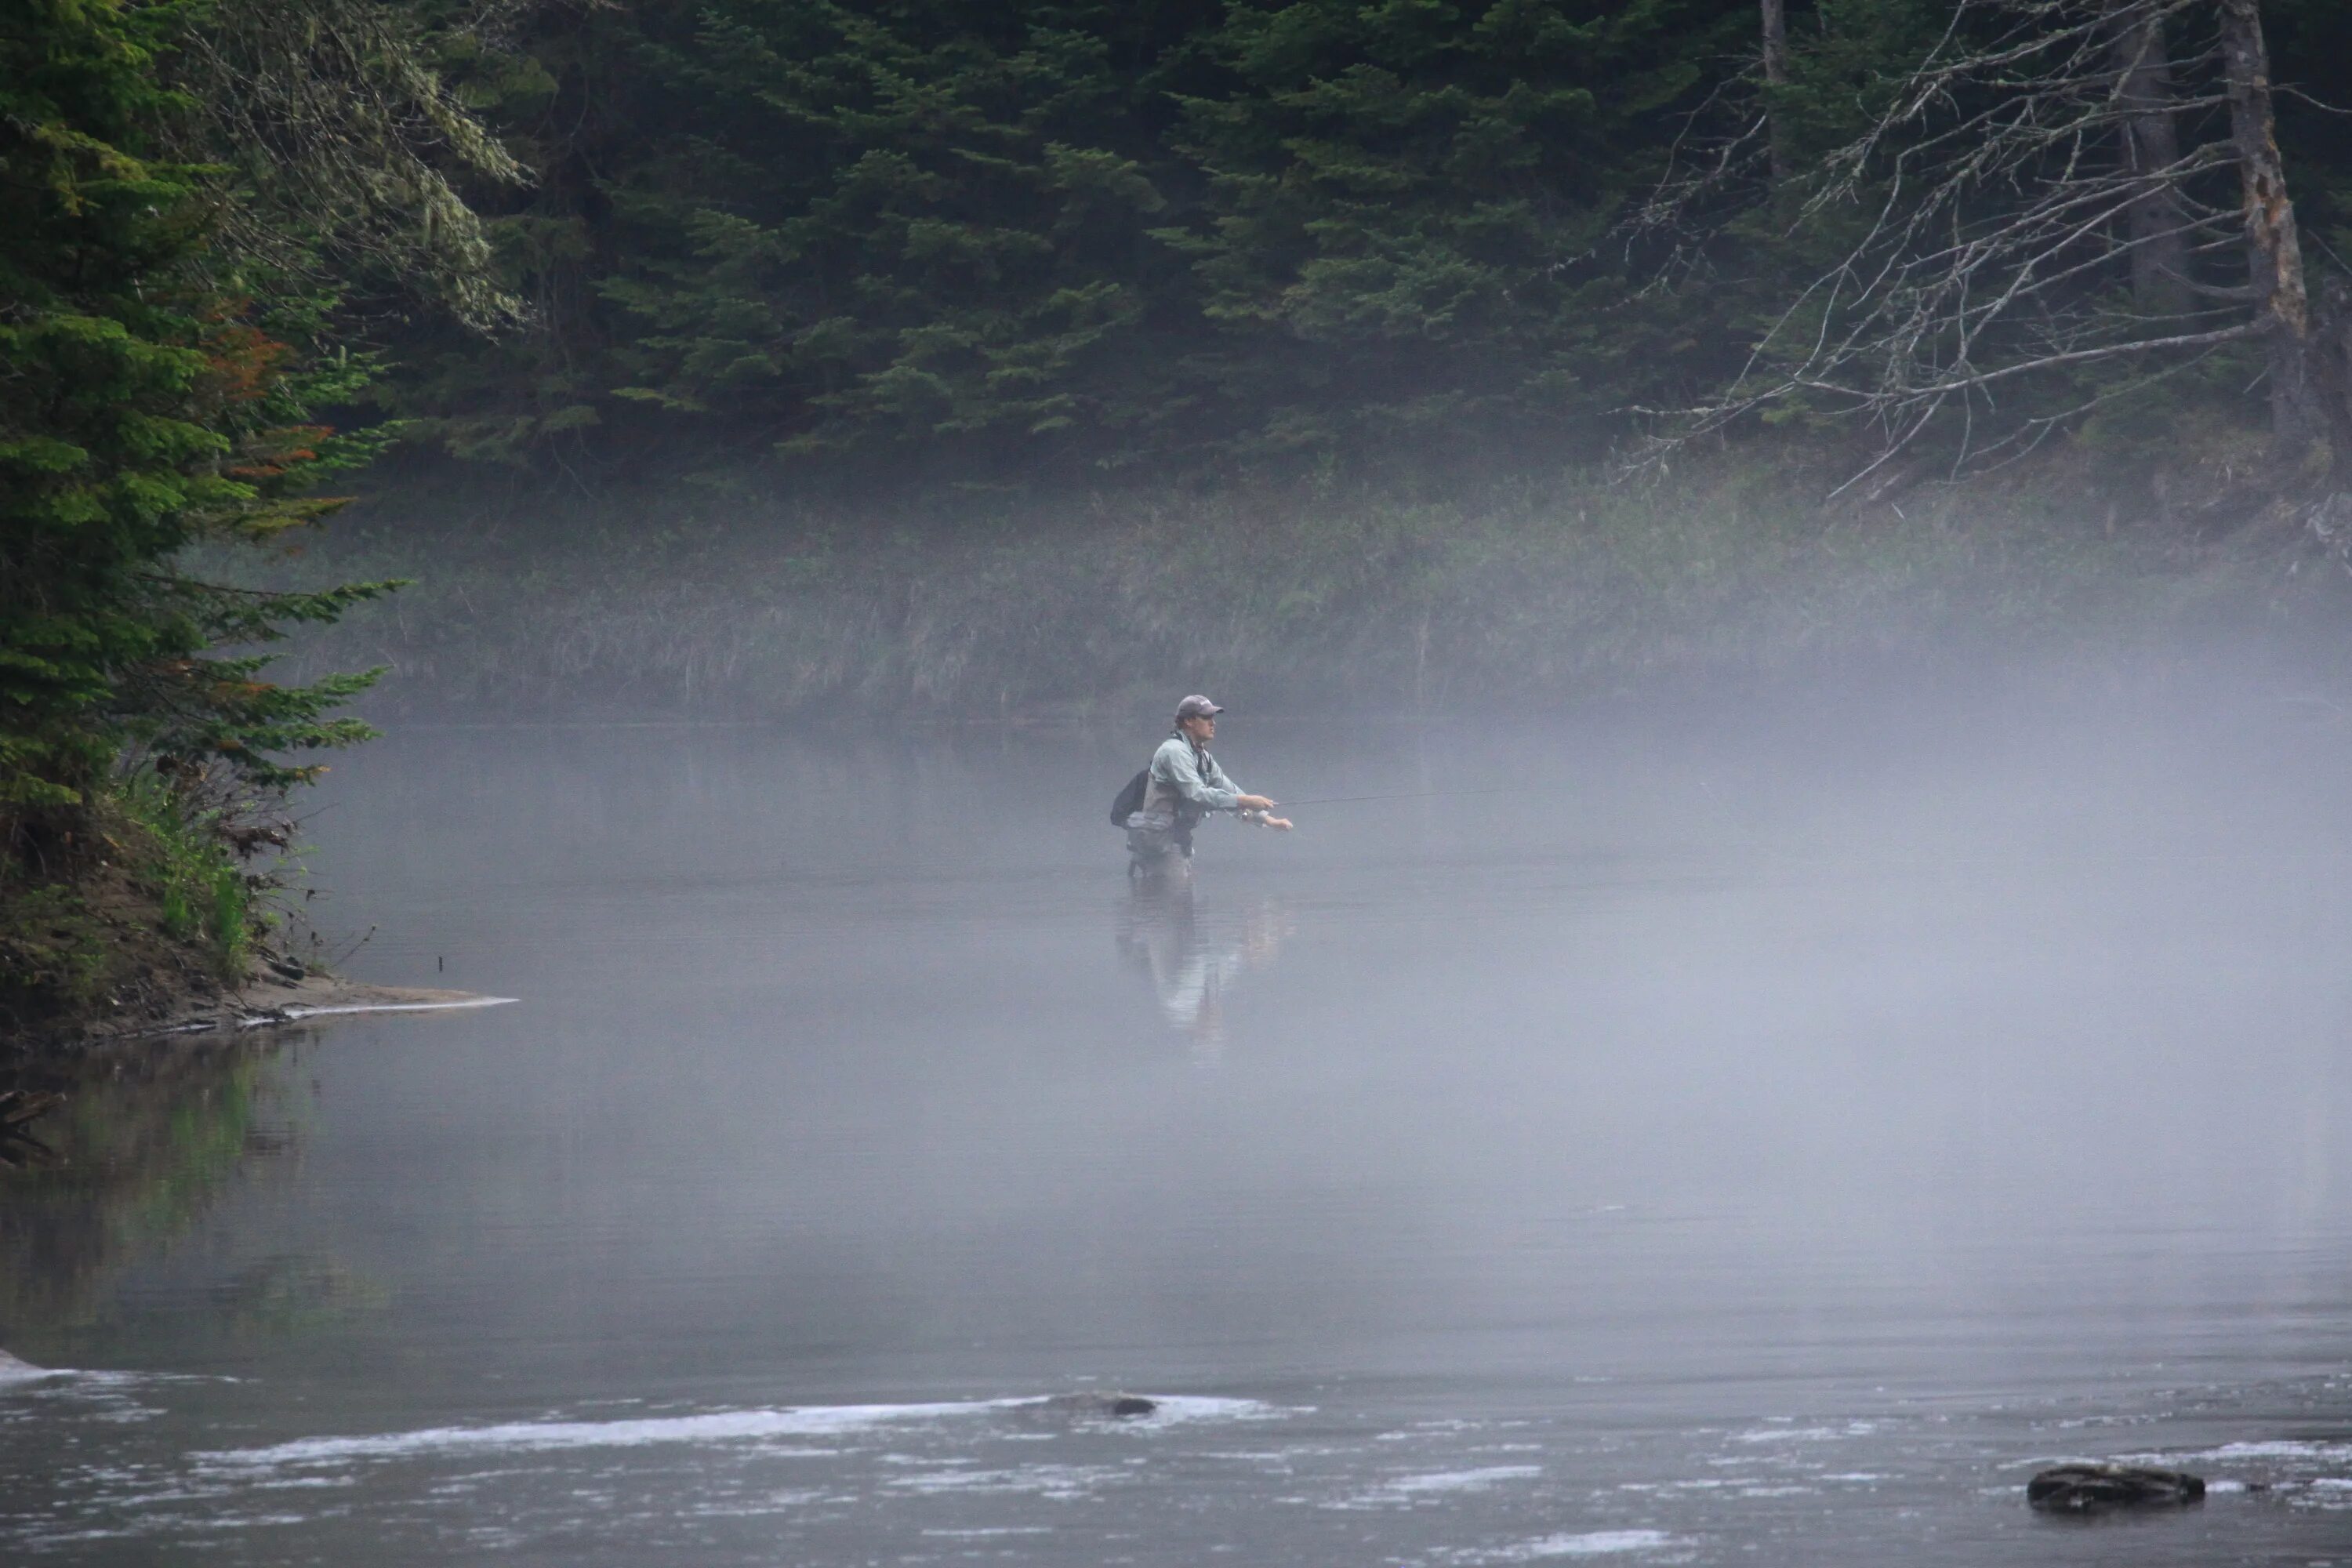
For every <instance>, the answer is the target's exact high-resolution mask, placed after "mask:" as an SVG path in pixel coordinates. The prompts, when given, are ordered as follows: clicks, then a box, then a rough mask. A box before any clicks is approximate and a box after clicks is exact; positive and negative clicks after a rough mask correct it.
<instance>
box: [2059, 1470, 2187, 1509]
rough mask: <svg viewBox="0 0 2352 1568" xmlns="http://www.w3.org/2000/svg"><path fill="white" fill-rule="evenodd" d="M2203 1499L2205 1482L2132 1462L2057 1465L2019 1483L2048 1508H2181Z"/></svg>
mask: <svg viewBox="0 0 2352 1568" xmlns="http://www.w3.org/2000/svg"><path fill="white" fill-rule="evenodd" d="M2025 1500H2026V1502H2027V1503H2029V1504H2030V1505H2032V1507H2034V1508H2038V1509H2042V1510H2046V1511H2049V1512H2052V1513H2091V1512H2094V1511H2105V1510H2108V1509H2117V1508H2181V1507H2185V1506H2187V1505H2188V1504H2189V1503H2194V1502H2202V1501H2203V1500H2205V1483H2204V1482H2203V1481H2202V1480H2200V1479H2198V1478H2197V1477H2195V1476H2192V1475H2189V1474H2188V1473H2187V1472H2185V1471H2182V1470H2151V1469H2145V1468H2141V1467H2139V1466H2137V1465H2059V1466H2056V1467H2054V1468H2051V1469H2047V1470H2044V1471H2042V1473H2041V1474H2040V1475H2038V1476H2036V1477H2034V1478H2033V1479H2032V1480H2030V1481H2028V1482H2026V1483H2025Z"/></svg>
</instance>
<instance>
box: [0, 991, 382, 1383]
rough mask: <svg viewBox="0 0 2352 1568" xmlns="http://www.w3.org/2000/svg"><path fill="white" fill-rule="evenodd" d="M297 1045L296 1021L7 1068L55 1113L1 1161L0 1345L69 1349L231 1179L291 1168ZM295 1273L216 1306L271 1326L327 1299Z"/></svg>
mask: <svg viewBox="0 0 2352 1568" xmlns="http://www.w3.org/2000/svg"><path fill="white" fill-rule="evenodd" d="M309 1048H310V1041H309V1040H308V1038H307V1037H306V1035H305V1032H303V1031H299V1030H276V1031H268V1032H264V1033H259V1034H250V1035H242V1036H181V1037H171V1038H164V1039H159V1040H155V1041H152V1042H147V1043H143V1044H137V1045H132V1046H130V1047H121V1048H119V1049H116V1050H112V1051H109V1052H107V1053H105V1054H103V1055H100V1056H97V1057H95V1058H90V1059H89V1060H86V1061H80V1062H73V1063H68V1064H64V1065H61V1066H58V1067H51V1068H23V1069H21V1070H20V1071H19V1072H18V1073H17V1074H16V1076H15V1077H13V1078H12V1079H10V1081H9V1083H8V1084H7V1085H6V1086H5V1087H6V1088H9V1089H16V1090H17V1091H18V1092H21V1093H24V1094H26V1095H38V1096H40V1097H42V1098H43V1099H44V1100H52V1101H54V1108H53V1109H51V1110H49V1111H47V1113H46V1114H45V1115H43V1116H42V1117H41V1118H40V1119H39V1120H38V1121H35V1122H33V1123H31V1124H30V1125H29V1126H28V1127H27V1128H26V1132H27V1134H28V1140H27V1142H26V1143H25V1144H24V1145H22V1146H20V1148H19V1150H18V1151H17V1152H18V1154H19V1155H20V1158H19V1159H17V1160H16V1161H14V1162H12V1163H11V1166H10V1168H6V1169H0V1346H5V1347H8V1348H10V1349H12V1350H13V1351H15V1352H16V1353H18V1354H21V1355H25V1356H27V1357H34V1358H35V1359H40V1360H46V1359H49V1358H52V1357H57V1356H68V1357H69V1356H70V1355H71V1354H72V1353H73V1352H74V1350H75V1349H76V1348H77V1346H79V1345H80V1344H83V1343H87V1342H90V1341H91V1340H92V1339H93V1338H99V1337H103V1336H102V1332H101V1326H100V1319H102V1318H104V1317H106V1316H108V1315H110V1314H119V1313H120V1312H121V1310H123V1304H122V1302H121V1296H120V1289H119V1288H120V1286H121V1281H122V1277H123V1276H124V1275H125V1274H126V1273H127V1272H129V1271H131V1270H133V1269H135V1268H139V1267H141V1266H142V1265H147V1264H152V1262H153V1261H154V1260H155V1259H157V1258H160V1257H162V1256H163V1255H165V1254H166V1253H168V1252H169V1251H170V1249H171V1248H172V1247H173V1245H174V1244H175V1243H177V1242H178V1241H180V1240H181V1239H182V1238H183V1237H184V1236H185V1235H186V1234H187V1233H188V1232H189V1230H190V1229H191V1228H192V1227H194V1226H196V1225H197V1224H198V1222H199V1221H200V1220H201V1219H202V1218H203V1217H204V1215H205V1213H206V1212H207V1211H208V1210H209V1209H211V1208H212V1207H213V1205H215V1204H216V1203H217V1202H218V1201H219V1200H220V1198H221V1197H222V1195H223V1194H225V1193H226V1192H227V1191H228V1190H229V1188H230V1187H231V1185H232V1184H234V1183H236V1182H238V1181H240V1180H244V1181H247V1182H250V1181H256V1180H258V1181H261V1182H264V1183H267V1182H270V1181H284V1180H286V1179H288V1178H289V1177H290V1176H291V1175H292V1173H293V1168H294V1165H295V1163H296V1162H297V1161H298V1160H299V1149H300V1143H301V1139H302V1135H303V1133H302V1127H303V1119H304V1116H305V1111H306V1098H307V1087H306V1083H305V1080H304V1079H303V1076H302V1067H303V1061H304V1058H305V1056H306V1054H307V1051H308V1050H309ZM311 1272H312V1273H313V1274H314V1275H315V1273H316V1272H317V1268H316V1267H314V1268H312V1269H311ZM304 1273H305V1268H304V1266H303V1265H300V1264H299V1263H296V1262H293V1261H291V1260H280V1262H279V1263H278V1264H277V1265H276V1266H274V1267H269V1268H261V1269H259V1270H257V1272H256V1273H255V1274H254V1275H253V1276H252V1277H250V1278H247V1279H236V1280H230V1281H225V1282H223V1283H222V1285H221V1286H220V1288H219V1300H220V1304H221V1306H222V1308H223V1309H224V1311H225V1313H226V1316H227V1318H228V1319H229V1320H230V1321H233V1322H236V1323H240V1324H245V1325H248V1326H255V1327H260V1326H267V1325H272V1324H277V1323H281V1322H283V1321H286V1320H287V1319H288V1318H289V1315H299V1310H300V1309H299V1308H298V1307H297V1306H296V1305H295V1303H296V1302H297V1301H298V1300H316V1299H319V1298H320V1297H321V1296H323V1295H332V1294H335V1293H336V1289H337V1288H335V1287H327V1288H326V1289H320V1281H319V1280H317V1279H315V1278H314V1279H308V1280H306V1279H304V1278H303V1276H304ZM35 1352H38V1354H37V1356H36V1354H35Z"/></svg>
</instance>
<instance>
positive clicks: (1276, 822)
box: [1257, 816, 1290, 833]
mask: <svg viewBox="0 0 2352 1568" xmlns="http://www.w3.org/2000/svg"><path fill="white" fill-rule="evenodd" d="M1257 820H1258V826H1261V827H1271V828H1273V829H1274V830H1275V831H1276V832H1277V833H1287V832H1289V831H1290V818H1288V817H1286V816H1261V817H1259V818H1258V819H1257Z"/></svg>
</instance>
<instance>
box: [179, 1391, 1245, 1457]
mask: <svg viewBox="0 0 2352 1568" xmlns="http://www.w3.org/2000/svg"><path fill="white" fill-rule="evenodd" d="M1153 1397H1154V1399H1155V1400H1156V1402H1157V1405H1158V1408H1156V1409H1155V1410H1154V1411H1153V1412H1152V1414H1151V1415H1149V1416H1145V1417H1141V1418H1138V1419H1134V1420H1130V1421H1126V1422H1121V1423H1119V1424H1118V1425H1120V1426H1141V1427H1146V1428H1149V1427H1152V1426H1163V1427H1164V1426H1173V1425H1178V1424H1182V1423H1189V1422H1200V1421H1211V1420H1253V1419H1263V1418H1265V1416H1267V1415H1272V1414H1274V1411H1273V1409H1272V1407H1271V1406H1269V1405H1263V1404H1260V1403H1259V1402H1257V1401H1255V1400H1249V1399H1220V1398H1214V1397H1211V1396H1206V1395H1184V1394H1173V1395H1167V1396H1164V1397H1163V1396H1158V1395H1154V1396H1153ZM1046 1404H1047V1401H1046V1399H1045V1397H1044V1396H1042V1395H1033V1396H1028V1397H1022V1398H1010V1399H970V1400H952V1401H943V1402H935V1403H928V1404H911V1405H782V1406H775V1407H772V1408H755V1409H748V1410H714V1411H707V1412H704V1413H702V1414H699V1415H665V1416H639V1417H634V1418H630V1419H625V1420H612V1421H510V1422H504V1423H500V1424H499V1425H496V1426H435V1427H427V1428H424V1429H421V1430H418V1431H412V1432H383V1433H376V1434H373V1435H368V1436H347V1437H345V1436H337V1437H301V1438H296V1439H294V1440H293V1441H291V1442H286V1443H277V1444H272V1445H269V1446H268V1447H258V1448H219V1449H211V1450H207V1451H205V1452H201V1453H198V1454H195V1455H194V1456H192V1458H194V1460H195V1461H196V1462H197V1463H198V1464H199V1465H200V1466H204V1467H206V1468H214V1469H227V1470H267V1469H277V1468H289V1467H305V1466H316V1465H335V1464H344V1463H350V1462H352V1461H357V1460H370V1459H406V1458H439V1457H442V1456H446V1455H453V1454H466V1455H475V1454H502V1453H505V1454H527V1453H541V1452H548V1451H551V1450H559V1449H571V1448H636V1447H646V1446H648V1445H653V1444H705V1443H744V1442H761V1441H766V1440H769V1439H773V1438H788V1437H802V1438H823V1437H833V1436H846V1435H850V1434H856V1433H864V1432H869V1431H873V1430H875V1429H877V1428H878V1427H884V1426H899V1425H904V1424H907V1423H911V1422H926V1421H945V1420H960V1419H969V1418H971V1417H973V1416H979V1415H992V1414H995V1415H1001V1414H1003V1413H1006V1412H1011V1411H1021V1410H1035V1409H1039V1408H1042V1407H1044V1406H1045V1405H1046Z"/></svg>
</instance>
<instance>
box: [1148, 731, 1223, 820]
mask: <svg viewBox="0 0 2352 1568" xmlns="http://www.w3.org/2000/svg"><path fill="white" fill-rule="evenodd" d="M1180 795H1181V797H1183V798H1184V799H1186V800H1189V801H1191V802H1192V804H1193V805H1197V806H1199V807H1201V808H1202V810H1203V811H1232V810H1234V808H1236V807H1237V806H1239V805H1241V800H1242V787H1241V785H1239V784H1235V783H1234V781H1233V780H1231V779H1229V778H1227V777H1226V776H1225V770H1224V769H1223V768H1221V767H1219V766H1218V765H1217V759H1216V758H1214V757H1213V756H1211V755H1209V753H1208V752H1202V751H1196V750H1195V749H1194V747H1193V745H1192V742H1191V741H1189V740H1187V739H1186V738H1185V737H1183V736H1181V735H1171V736H1169V737H1168V739H1166V740H1165V741H1162V742H1160V749H1159V750H1158V751H1156V752H1152V753H1151V784H1150V787H1149V788H1147V789H1146V790H1145V791H1144V794H1143V805H1142V808H1141V809H1140V810H1139V811H1138V812H1137V813H1136V816H1137V817H1140V818H1149V819H1150V820H1151V822H1152V824H1153V826H1162V825H1165V824H1169V823H1172V822H1174V821H1175V817H1176V797H1178V796H1180Z"/></svg>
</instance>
